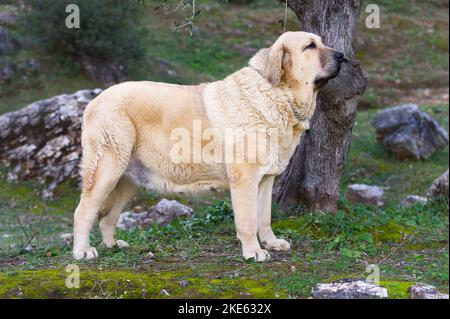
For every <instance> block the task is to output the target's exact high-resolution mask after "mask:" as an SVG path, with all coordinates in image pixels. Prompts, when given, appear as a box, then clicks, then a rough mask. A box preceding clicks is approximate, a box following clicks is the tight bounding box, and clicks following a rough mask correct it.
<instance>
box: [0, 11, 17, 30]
mask: <svg viewBox="0 0 450 319" xmlns="http://www.w3.org/2000/svg"><path fill="white" fill-rule="evenodd" d="M18 21H19V17H18V16H17V14H15V13H14V12H0V26H5V27H14V26H16V25H17V22H18Z"/></svg>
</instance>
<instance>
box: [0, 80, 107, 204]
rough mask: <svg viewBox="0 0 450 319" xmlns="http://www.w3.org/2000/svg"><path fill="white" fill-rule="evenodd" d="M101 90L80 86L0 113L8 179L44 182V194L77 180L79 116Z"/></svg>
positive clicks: (0, 151)
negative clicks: (67, 92) (79, 88)
mask: <svg viewBox="0 0 450 319" xmlns="http://www.w3.org/2000/svg"><path fill="white" fill-rule="evenodd" d="M100 93H101V90H98V89H96V90H82V91H78V92H76V93H75V94H62V95H58V96H55V97H53V98H50V99H46V100H41V101H37V102H34V103H32V104H30V105H28V106H26V107H24V108H22V109H20V110H18V111H15V112H10V113H6V114H3V115H1V116H0V137H1V140H2V143H0V164H8V166H9V167H10V168H11V169H10V171H9V172H7V174H6V175H7V178H8V179H10V180H28V179H30V178H35V179H37V180H38V181H41V182H45V185H46V188H45V190H44V192H43V195H44V196H45V197H51V196H52V193H53V190H54V188H55V187H57V186H58V185H59V184H60V183H62V182H63V181H66V180H70V181H73V182H74V183H76V184H78V183H79V182H80V176H79V172H78V167H79V162H80V158H81V118H82V114H83V111H84V109H85V107H86V105H87V104H88V103H89V102H90V101H91V100H92V99H93V98H95V97H96V96H97V95H98V94H100Z"/></svg>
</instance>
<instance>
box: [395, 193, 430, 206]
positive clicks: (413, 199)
mask: <svg viewBox="0 0 450 319" xmlns="http://www.w3.org/2000/svg"><path fill="white" fill-rule="evenodd" d="M416 203H421V204H426V203H428V199H427V198H426V197H422V196H418V195H406V197H405V198H404V199H403V200H402V202H401V203H400V205H401V206H403V207H409V206H412V205H414V204H416Z"/></svg>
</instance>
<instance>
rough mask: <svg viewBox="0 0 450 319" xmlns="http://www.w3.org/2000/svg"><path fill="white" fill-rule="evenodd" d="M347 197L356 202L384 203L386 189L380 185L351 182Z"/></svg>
mask: <svg viewBox="0 0 450 319" xmlns="http://www.w3.org/2000/svg"><path fill="white" fill-rule="evenodd" d="M345 197H346V198H347V199H348V200H349V201H351V202H352V203H355V204H356V203H359V204H368V205H375V206H383V205H384V191H383V189H382V188H381V187H378V186H373V185H366V184H351V185H348V188H347V191H346V193H345Z"/></svg>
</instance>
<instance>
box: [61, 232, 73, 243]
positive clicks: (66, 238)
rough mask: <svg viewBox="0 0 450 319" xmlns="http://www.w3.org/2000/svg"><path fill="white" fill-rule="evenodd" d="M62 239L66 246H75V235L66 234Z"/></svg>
mask: <svg viewBox="0 0 450 319" xmlns="http://www.w3.org/2000/svg"><path fill="white" fill-rule="evenodd" d="M59 238H61V239H62V242H63V244H64V246H72V244H73V233H64V234H61V235H60V236H59Z"/></svg>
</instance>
